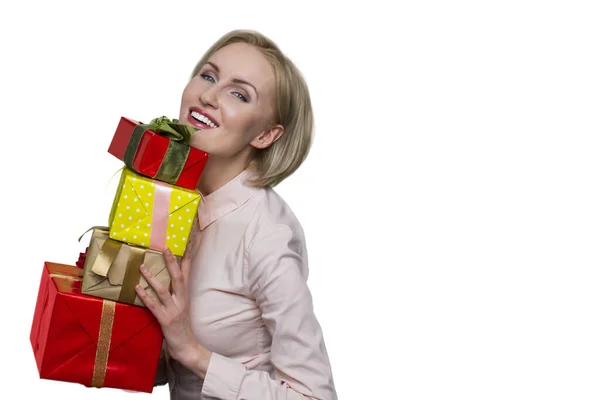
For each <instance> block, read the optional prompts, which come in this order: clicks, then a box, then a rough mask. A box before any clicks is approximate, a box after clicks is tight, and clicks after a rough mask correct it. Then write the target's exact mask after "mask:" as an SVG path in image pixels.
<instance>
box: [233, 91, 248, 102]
mask: <svg viewBox="0 0 600 400" xmlns="http://www.w3.org/2000/svg"><path fill="white" fill-rule="evenodd" d="M233 95H234V96H235V97H237V98H238V99H240V100H242V101H243V102H244V103H247V102H248V99H247V98H246V97H245V96H244V95H243V94H241V93H240V92H233Z"/></svg>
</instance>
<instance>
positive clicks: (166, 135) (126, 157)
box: [108, 116, 208, 190]
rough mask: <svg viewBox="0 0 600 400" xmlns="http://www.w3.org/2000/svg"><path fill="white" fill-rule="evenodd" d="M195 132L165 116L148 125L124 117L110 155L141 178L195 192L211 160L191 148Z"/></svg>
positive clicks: (112, 143) (113, 140)
mask: <svg viewBox="0 0 600 400" xmlns="http://www.w3.org/2000/svg"><path fill="white" fill-rule="evenodd" d="M196 130H197V129H196V128H194V127H192V126H189V125H182V124H179V123H178V122H177V120H171V119H169V118H167V117H164V116H163V117H158V118H155V119H153V120H152V121H150V123H148V124H144V123H141V122H139V121H135V120H133V119H130V118H125V117H121V120H120V121H119V125H118V126H117V129H116V130H115V134H114V135H113V138H112V141H111V143H110V146H109V147H108V152H109V153H110V154H112V155H113V156H115V157H117V158H118V159H119V160H121V161H123V162H124V163H125V165H126V166H127V167H128V168H130V169H132V170H134V171H135V172H137V173H139V174H141V175H144V176H147V177H149V178H152V179H156V180H159V181H162V182H166V183H169V184H171V185H175V186H180V187H183V188H186V189H192V190H193V189H196V187H197V186H198V182H199V181H200V176H201V175H202V171H203V170H204V166H205V165H206V161H207V159H208V153H206V152H204V151H202V150H199V149H196V148H194V147H191V146H190V145H189V141H190V138H191V136H192V135H193V134H194V132H196Z"/></svg>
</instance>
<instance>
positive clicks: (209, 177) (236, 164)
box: [198, 156, 248, 196]
mask: <svg viewBox="0 0 600 400" xmlns="http://www.w3.org/2000/svg"><path fill="white" fill-rule="evenodd" d="M243 161H244V162H242V160H239V161H238V160H235V161H232V160H231V159H219V158H216V157H212V158H211V157H210V156H209V158H208V160H207V161H206V165H205V166H204V170H203V171H202V176H201V177H200V182H199V183H198V190H199V191H200V193H202V195H204V196H207V195H209V194H211V193H213V192H214V191H216V190H218V189H220V188H221V187H223V186H224V185H225V184H226V183H227V182H229V181H231V180H232V179H233V178H235V177H236V176H238V175H239V174H241V173H242V171H243V170H244V169H246V167H247V166H248V163H247V162H246V161H245V160H243Z"/></svg>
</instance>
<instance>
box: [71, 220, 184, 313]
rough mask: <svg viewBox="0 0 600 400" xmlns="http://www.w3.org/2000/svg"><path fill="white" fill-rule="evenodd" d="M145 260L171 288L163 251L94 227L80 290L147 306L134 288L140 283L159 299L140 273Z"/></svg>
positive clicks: (161, 282)
mask: <svg viewBox="0 0 600 400" xmlns="http://www.w3.org/2000/svg"><path fill="white" fill-rule="evenodd" d="M176 258H178V259H179V257H176ZM142 264H144V265H145V266H146V268H148V270H150V272H152V274H153V275H154V276H155V277H156V279H157V280H158V281H159V282H160V284H161V285H163V286H166V287H168V288H169V291H170V290H171V276H170V274H169V271H168V269H167V264H166V262H165V259H164V256H163V253H162V252H160V251H156V250H150V249H146V248H142V247H138V246H133V245H130V244H127V243H123V242H119V241H116V240H113V239H110V238H109V234H108V229H104V228H98V227H96V228H93V230H92V238H91V239H90V244H89V246H88V250H87V255H86V257H85V264H84V267H83V270H84V271H83V280H82V283H81V293H84V294H87V295H90V296H94V297H100V298H103V299H108V300H113V301H118V302H122V303H127V304H133V305H136V306H141V307H145V305H144V303H143V302H142V300H141V299H140V298H139V296H138V295H137V293H136V291H135V286H136V285H137V284H139V285H140V286H141V287H142V288H143V289H144V290H145V291H146V293H148V295H149V296H150V297H152V298H154V299H156V298H157V296H156V293H155V292H154V290H153V289H152V287H151V286H150V285H149V284H148V282H147V281H146V279H144V277H143V276H142V275H141V272H140V266H141V265H142Z"/></svg>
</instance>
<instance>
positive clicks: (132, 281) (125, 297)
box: [109, 239, 146, 304]
mask: <svg viewBox="0 0 600 400" xmlns="http://www.w3.org/2000/svg"><path fill="white" fill-rule="evenodd" d="M109 240H110V239H109ZM145 254H146V250H145V249H140V248H137V247H133V246H130V247H129V259H128V260H127V267H126V268H125V276H124V277H123V286H121V292H120V293H119V301H121V302H124V303H130V304H133V302H134V301H135V298H136V296H137V293H136V291H135V286H136V285H137V284H138V283H139V282H140V275H141V273H140V267H141V266H142V263H143V262H144V255H145Z"/></svg>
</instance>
